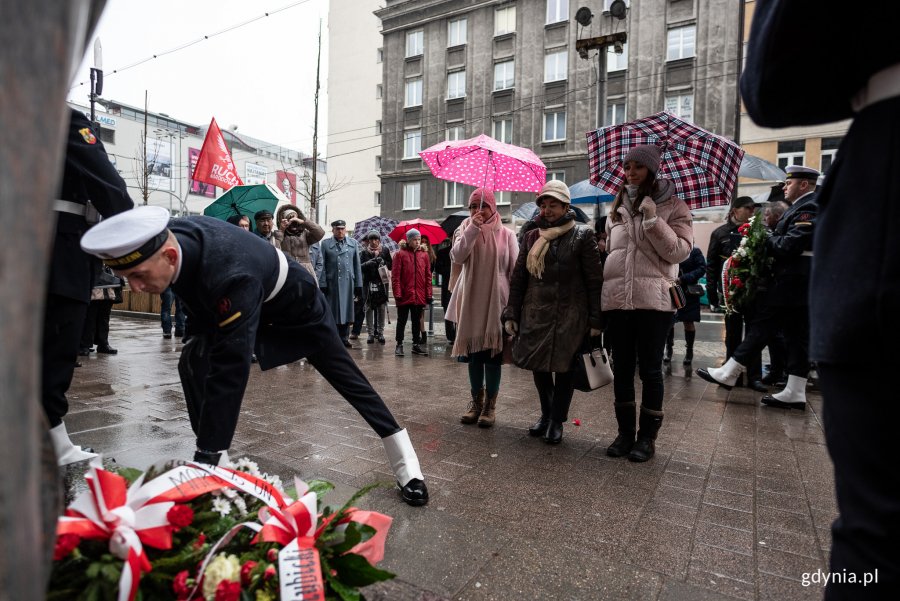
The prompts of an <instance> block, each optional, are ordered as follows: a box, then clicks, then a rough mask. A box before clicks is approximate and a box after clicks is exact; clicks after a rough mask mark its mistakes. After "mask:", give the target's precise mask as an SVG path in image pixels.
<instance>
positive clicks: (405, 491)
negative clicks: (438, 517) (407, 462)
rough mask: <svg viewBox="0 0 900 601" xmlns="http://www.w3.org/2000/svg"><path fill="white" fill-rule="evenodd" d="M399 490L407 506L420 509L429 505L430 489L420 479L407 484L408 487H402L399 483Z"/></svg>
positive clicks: (414, 479)
mask: <svg viewBox="0 0 900 601" xmlns="http://www.w3.org/2000/svg"><path fill="white" fill-rule="evenodd" d="M397 488H399V489H400V496H401V497H402V498H403V502H404V503H406V504H407V505H412V506H413V507H420V506H422V505H425V504H426V503H428V487H427V486H425V482H423V481H422V480H419V479H418V478H413V479H412V480H410V481H409V482H407V483H406V486H400V483H399V482H398V483H397Z"/></svg>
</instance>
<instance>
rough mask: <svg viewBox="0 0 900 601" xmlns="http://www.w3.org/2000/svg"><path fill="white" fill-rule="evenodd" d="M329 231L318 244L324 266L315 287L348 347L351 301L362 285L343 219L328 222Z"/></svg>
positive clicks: (356, 246)
mask: <svg viewBox="0 0 900 601" xmlns="http://www.w3.org/2000/svg"><path fill="white" fill-rule="evenodd" d="M331 233H332V237H331V238H326V239H325V240H322V241H321V242H320V243H319V245H320V247H321V249H322V263H323V265H324V269H323V270H322V275H321V276H320V277H319V287H320V288H321V289H322V292H324V293H325V298H327V299H328V306H329V307H331V314H332V315H333V316H334V322H335V323H336V324H337V330H338V334H339V335H340V337H341V341H342V342H343V344H344V346H345V347H347V348H351V347H352V345H351V344H350V340H349V338H348V337H349V335H350V324H352V323H353V317H354V300H355V299H358V298H360V297H362V285H363V283H362V282H363V279H362V268H361V265H360V262H359V244H358V243H357V242H356V240H354V239H353V238H350V237H348V236H347V222H345V221H344V220H343V219H338V220H336V221H332V222H331Z"/></svg>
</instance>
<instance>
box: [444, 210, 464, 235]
mask: <svg viewBox="0 0 900 601" xmlns="http://www.w3.org/2000/svg"><path fill="white" fill-rule="evenodd" d="M468 216H469V212H468V211H457V212H455V213H451V214H450V215H448V216H447V217H446V218H445V219H444V220H443V221H441V228H442V229H443V230H444V231H445V232H447V237H452V236H453V232H455V231H456V228H458V227H459V224H461V223H462V222H463V220H465V218H466V217H468Z"/></svg>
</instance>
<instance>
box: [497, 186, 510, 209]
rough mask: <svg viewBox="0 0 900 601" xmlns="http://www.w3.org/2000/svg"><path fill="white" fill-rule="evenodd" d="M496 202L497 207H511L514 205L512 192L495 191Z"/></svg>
mask: <svg viewBox="0 0 900 601" xmlns="http://www.w3.org/2000/svg"><path fill="white" fill-rule="evenodd" d="M494 200H496V201H497V206H498V207H499V206H501V205H509V204H510V203H512V192H508V191H502V192H501V191H499V190H498V191H495V192H494Z"/></svg>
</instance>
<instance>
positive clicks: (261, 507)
mask: <svg viewBox="0 0 900 601" xmlns="http://www.w3.org/2000/svg"><path fill="white" fill-rule="evenodd" d="M112 469H115V471H108V470H106V469H104V468H103V465H102V463H101V462H100V460H99V459H95V460H93V461H92V463H91V466H90V469H89V471H88V473H87V475H86V476H85V484H86V488H87V490H86V491H85V492H82V493H81V494H79V495H78V496H77V497H76V499H75V500H74V501H73V502H72V503H71V504H70V505H69V506H68V508H67V509H66V512H65V514H64V515H63V517H61V518H60V519H59V522H58V524H57V539H56V544H55V548H54V552H53V565H52V571H51V576H50V584H49V587H48V591H47V597H46V598H47V599H48V600H62V599H75V600H78V601H95V600H96V601H106V600H107V599H109V600H112V599H115V600H118V601H136V600H149V599H154V600H155V599H162V600H169V599H171V600H177V601H276V600H281V601H286V600H290V599H304V600H307V599H309V600H316V601H329V600H340V601H361V600H363V599H365V597H364V596H363V595H362V592H361V591H360V590H359V588H360V587H364V586H367V585H369V584H373V583H375V582H379V581H382V580H388V579H390V578H393V577H394V575H393V574H392V573H390V572H387V571H384V570H381V569H379V568H376V567H375V565H376V564H377V563H378V562H379V561H381V559H382V558H383V557H384V544H385V540H386V537H387V531H388V529H389V528H390V524H391V518H390V517H388V516H386V515H383V514H380V513H375V512H372V511H362V510H359V509H356V508H355V507H353V503H355V502H356V501H357V500H358V499H359V498H360V497H362V496H363V495H364V494H365V493H367V492H368V491H369V490H371V489H372V488H374V487H376V486H379V485H378V484H373V485H370V486H368V487H366V488H364V489H362V490H360V491H359V492H357V493H356V494H355V495H353V497H352V498H351V499H350V500H349V501H347V503H345V504H344V505H343V506H341V507H340V508H338V509H332V508H331V507H322V505H321V497H322V495H323V494H324V493H326V492H327V491H329V490H331V489H332V488H333V486H332V485H331V484H330V483H328V482H325V481H311V482H309V483H308V484H307V483H305V482H303V481H301V480H299V479H295V480H294V484H295V489H293V490H292V491H290V492H291V494H292V495H295V496H296V497H297V499H296V500H293V499H292V498H291V496H289V495H288V493H287V492H285V491H284V490H283V487H282V484H281V481H280V479H279V478H278V476H269V475H268V474H265V473H262V472H261V471H260V470H259V467H258V466H257V465H256V464H255V463H254V462H252V461H249V460H247V459H239V460H237V461H235V462H234V463H233V464H231V466H230V467H218V466H211V465H206V464H201V463H193V462H187V463H185V462H169V463H165V464H159V465H157V466H154V467H152V468H151V469H150V470H148V471H147V473H144V474H142V473H141V472H139V471H138V470H131V469H121V468H112Z"/></svg>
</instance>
